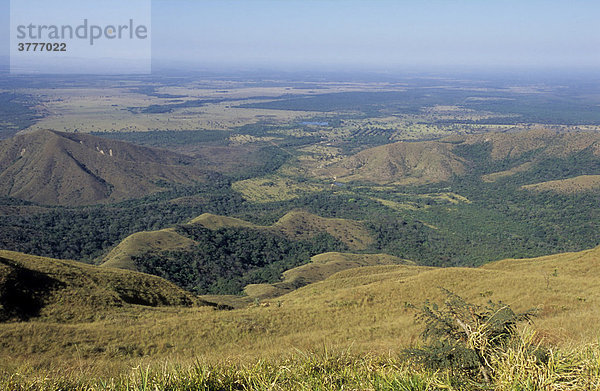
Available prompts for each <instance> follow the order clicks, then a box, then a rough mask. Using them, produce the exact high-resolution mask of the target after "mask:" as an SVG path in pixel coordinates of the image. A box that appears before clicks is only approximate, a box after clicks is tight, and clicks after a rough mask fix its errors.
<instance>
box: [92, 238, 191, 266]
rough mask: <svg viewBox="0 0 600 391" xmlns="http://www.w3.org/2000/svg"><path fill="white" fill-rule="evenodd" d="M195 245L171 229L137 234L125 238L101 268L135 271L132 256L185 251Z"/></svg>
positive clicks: (107, 257) (105, 258)
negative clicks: (177, 250) (178, 250)
mask: <svg viewBox="0 0 600 391" xmlns="http://www.w3.org/2000/svg"><path fill="white" fill-rule="evenodd" d="M194 244H195V242H194V241H193V240H192V239H189V238H186V237H185V236H182V235H179V234H178V233H177V232H175V230H174V229H173V228H167V229H161V230H159V231H144V232H137V233H135V234H133V235H130V236H128V237H126V238H125V239H124V240H123V241H122V242H121V243H119V244H118V245H117V246H116V247H115V248H113V249H112V250H111V251H110V252H109V253H108V254H107V255H106V256H105V257H104V262H103V263H102V266H105V267H115V268H119V269H127V270H136V265H135V264H134V262H133V261H132V257H133V256H137V255H142V254H144V253H147V252H154V251H167V250H176V249H185V248H187V247H191V246H193V245H194Z"/></svg>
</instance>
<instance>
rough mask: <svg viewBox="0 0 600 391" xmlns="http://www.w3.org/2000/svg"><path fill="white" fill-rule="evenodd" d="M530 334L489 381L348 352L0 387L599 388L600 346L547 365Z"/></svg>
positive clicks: (561, 353)
mask: <svg viewBox="0 0 600 391" xmlns="http://www.w3.org/2000/svg"><path fill="white" fill-rule="evenodd" d="M535 347H536V346H535V343H534V334H533V333H531V332H530V331H528V330H527V329H526V330H524V331H522V332H521V334H520V335H519V336H518V337H517V338H516V339H515V340H514V341H513V345H512V346H509V347H507V348H506V349H505V350H503V351H499V352H498V353H497V354H496V355H494V356H493V357H492V362H491V364H490V365H491V368H493V370H494V375H493V377H492V378H491V379H490V381H489V382H481V381H478V380H474V379H470V378H466V377H464V376H461V375H460V374H458V373H456V372H453V371H452V370H438V371H433V370H427V369H424V368H422V367H418V366H415V365H413V364H411V363H410V362H408V361H406V360H404V359H402V358H401V357H397V356H391V355H387V356H381V355H379V356H378V355H356V354H353V353H350V352H348V351H342V352H329V351H327V350H326V349H324V350H320V351H318V352H307V353H305V352H297V353H295V354H294V355H292V356H291V357H288V358H284V359H279V360H268V359H263V360H258V361H254V362H248V363H243V364H240V363H231V362H229V363H228V362H222V363H218V364H214V363H213V364H211V363H196V364H194V365H180V364H177V363H176V362H164V363H162V364H160V365H159V364H154V365H147V366H144V365H142V364H140V365H138V366H136V367H134V368H132V369H131V370H130V371H129V373H127V374H123V375H121V376H119V377H107V378H97V377H95V376H94V374H93V373H86V372H77V371H73V372H71V373H67V374H64V372H63V373H57V372H52V371H42V372H40V371H37V370H35V369H34V368H32V367H20V368H18V369H17V370H13V371H8V370H6V369H5V370H4V371H2V372H0V390H11V391H12V390H132V391H133V390H381V391H383V390H406V391H408V390H415V391H420V390H422V391H426V390H498V391H509V390H510V391H512V390H544V391H559V390H597V389H598V387H600V347H599V346H598V345H589V346H585V347H582V348H580V349H578V350H550V351H548V356H547V358H546V361H545V362H540V361H539V360H537V359H536V357H534V356H533V355H531V354H530V353H529V352H530V351H531V349H532V348H535Z"/></svg>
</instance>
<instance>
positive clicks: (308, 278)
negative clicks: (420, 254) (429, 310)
mask: <svg viewBox="0 0 600 391" xmlns="http://www.w3.org/2000/svg"><path fill="white" fill-rule="evenodd" d="M399 264H414V263H413V262H410V261H406V260H403V259H400V258H398V257H394V256H391V255H388V254H349V253H336V252H329V253H324V254H319V255H315V256H314V257H312V258H311V262H310V263H307V264H306V265H302V266H298V267H296V268H293V269H290V270H288V271H285V272H284V273H283V280H282V281H281V282H277V283H274V284H252V285H248V286H246V287H245V288H244V292H245V293H246V295H248V296H249V297H252V298H258V299H270V298H275V297H278V296H282V295H284V294H286V293H290V292H291V291H293V290H295V289H297V288H298V287H301V286H304V285H308V284H313V283H315V282H318V281H323V280H325V279H326V278H328V277H330V276H332V275H333V274H335V273H338V272H340V271H343V270H348V269H353V268H358V267H365V266H379V265H399Z"/></svg>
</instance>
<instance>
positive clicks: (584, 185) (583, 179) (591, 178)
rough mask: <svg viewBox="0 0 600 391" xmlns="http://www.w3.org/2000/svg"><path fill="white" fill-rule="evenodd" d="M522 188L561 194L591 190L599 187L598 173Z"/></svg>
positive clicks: (599, 177)
mask: <svg viewBox="0 0 600 391" xmlns="http://www.w3.org/2000/svg"><path fill="white" fill-rule="evenodd" d="M522 188H523V189H526V190H532V191H548V190H549V191H553V192H556V193H561V194H573V193H578V192H585V191H593V190H598V189H600V175H580V176H576V177H574V178H568V179H559V180H555V181H547V182H541V183H534V184H531V185H525V186H523V187H522Z"/></svg>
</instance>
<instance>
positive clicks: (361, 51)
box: [0, 0, 600, 69]
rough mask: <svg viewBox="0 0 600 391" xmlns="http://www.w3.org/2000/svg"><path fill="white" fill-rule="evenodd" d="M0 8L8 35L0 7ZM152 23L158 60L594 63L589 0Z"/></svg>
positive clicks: (279, 10) (360, 8)
mask: <svg viewBox="0 0 600 391" xmlns="http://www.w3.org/2000/svg"><path fill="white" fill-rule="evenodd" d="M97 3H98V7H102V1H101V0H98V1H97ZM0 4H1V5H3V9H2V17H1V19H0V27H2V30H3V31H5V32H6V33H3V34H2V35H3V36H8V31H9V30H8V27H7V23H8V18H7V17H6V15H7V13H8V11H7V12H4V11H5V10H7V8H8V5H7V4H8V1H7V0H0ZM47 4H48V5H49V6H57V4H60V2H47ZM152 18H153V19H152V51H153V58H154V59H156V60H161V62H163V61H164V60H169V59H176V60H178V61H190V62H195V63H197V64H198V65H199V66H214V65H220V64H226V65H240V66H247V65H250V66H261V67H265V66H272V67H304V66H307V67H310V66H319V65H326V66H328V67H333V68H337V67H339V68H345V69H348V68H359V67H363V68H374V69H393V68H395V67H403V66H404V67H421V66H422V67H445V66H451V67H456V66H470V67H490V66H493V67H538V66H539V67H544V68H557V67H558V68H561V67H586V68H590V67H600V28H599V25H600V24H599V22H598V21H599V20H600V1H597V0H591V1H581V0H580V1H577V0H569V1H553V0H544V1H542V0H539V1H537V0H477V1H476V0H460V1H455V0H446V1H441V0H437V1H428V0H395V1H391V0H369V1H367V0H302V1H300V0H260V1H259V0H153V1H152ZM3 41H7V39H3ZM3 45H4V47H5V48H6V47H7V44H6V42H3ZM5 52H6V51H5Z"/></svg>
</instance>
